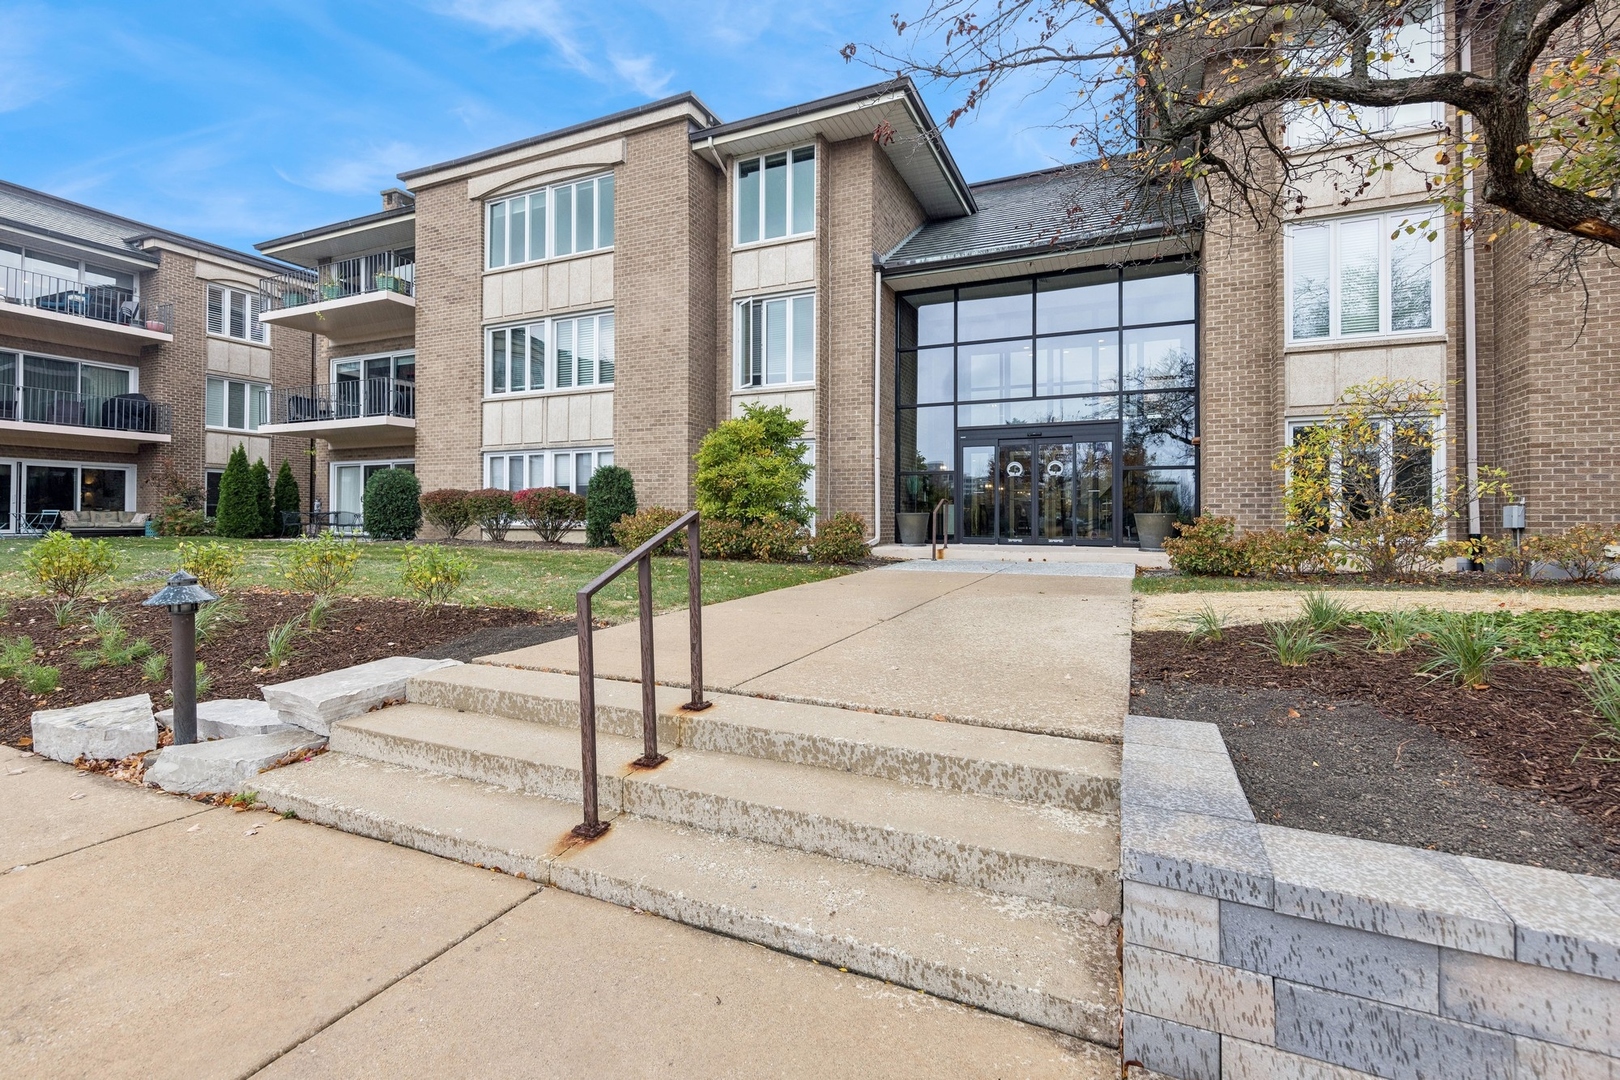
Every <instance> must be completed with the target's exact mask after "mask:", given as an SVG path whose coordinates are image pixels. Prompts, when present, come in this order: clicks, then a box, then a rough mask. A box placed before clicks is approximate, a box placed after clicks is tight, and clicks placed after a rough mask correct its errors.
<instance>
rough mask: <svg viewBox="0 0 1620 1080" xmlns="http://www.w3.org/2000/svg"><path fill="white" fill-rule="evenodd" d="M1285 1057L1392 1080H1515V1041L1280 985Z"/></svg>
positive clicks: (1351, 999) (1279, 1037) (1280, 1036)
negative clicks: (1464, 1078) (1303, 1059)
mask: <svg viewBox="0 0 1620 1080" xmlns="http://www.w3.org/2000/svg"><path fill="white" fill-rule="evenodd" d="M1276 1001H1277V1039H1276V1045H1277V1048H1278V1049H1280V1050H1287V1051H1290V1052H1291V1053H1295V1054H1300V1055H1302V1056H1304V1057H1310V1058H1317V1059H1319V1060H1322V1061H1327V1062H1331V1063H1332V1064H1334V1065H1342V1066H1344V1067H1345V1068H1347V1069H1359V1070H1361V1071H1363V1072H1370V1073H1373V1074H1374V1075H1377V1076H1382V1077H1387V1078H1389V1080H1462V1078H1463V1077H1467V1078H1468V1080H1513V1067H1514V1066H1513V1052H1514V1051H1513V1039H1512V1037H1511V1036H1509V1035H1506V1034H1504V1033H1502V1032H1499V1031H1488V1030H1486V1029H1485V1028H1480V1027H1473V1026H1471V1025H1468V1024H1461V1023H1457V1022H1456V1021H1453V1020H1445V1019H1442V1018H1440V1017H1437V1016H1435V1015H1433V1014H1431V1013H1421V1012H1415V1011H1413V1010H1411V1009H1402V1008H1399V1007H1398V1006H1395V1005H1385V1004H1382V1003H1380V1002H1376V1001H1368V1000H1367V999H1365V998H1358V997H1351V996H1349V995H1348V994H1338V993H1334V992H1333V991H1332V990H1318V989H1316V988H1315V987H1310V986H1301V985H1299V984H1298V983H1292V982H1286V981H1284V980H1282V979H1278V980H1277V984H1276Z"/></svg>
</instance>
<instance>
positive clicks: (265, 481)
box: [251, 458, 281, 536]
mask: <svg viewBox="0 0 1620 1080" xmlns="http://www.w3.org/2000/svg"><path fill="white" fill-rule="evenodd" d="M251 476H252V480H251V483H252V484H253V499H254V502H256V503H257V504H258V507H259V531H258V532H257V533H255V534H254V535H255V536H275V535H276V534H278V533H279V532H281V523H280V522H279V521H277V520H276V496H275V492H274V491H273V490H272V489H271V487H270V466H268V465H266V464H265V463H264V458H260V459H259V460H258V461H255V462H254V463H253V468H252V470H251Z"/></svg>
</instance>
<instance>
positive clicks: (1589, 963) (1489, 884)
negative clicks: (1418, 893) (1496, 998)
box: [1463, 858, 1620, 979]
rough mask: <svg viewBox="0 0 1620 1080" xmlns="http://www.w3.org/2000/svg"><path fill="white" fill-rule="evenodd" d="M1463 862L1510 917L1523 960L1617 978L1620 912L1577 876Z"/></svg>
mask: <svg viewBox="0 0 1620 1080" xmlns="http://www.w3.org/2000/svg"><path fill="white" fill-rule="evenodd" d="M1463 865H1464V866H1465V867H1466V868H1467V870H1468V872H1469V873H1470V874H1471V875H1473V878H1474V880H1475V881H1478V882H1479V883H1480V884H1481V885H1483V886H1485V891H1486V892H1488V893H1490V894H1491V898H1492V899H1493V900H1495V901H1496V902H1497V904H1499V905H1500V906H1501V908H1502V910H1503V911H1505V912H1507V915H1508V918H1510V919H1512V920H1513V925H1514V928H1515V931H1514V932H1515V939H1516V940H1515V944H1516V951H1515V953H1514V958H1515V959H1517V960H1518V961H1519V962H1520V963H1521V964H1538V965H1540V966H1542V967H1550V968H1557V969H1559V970H1560V971H1573V972H1577V973H1579V974H1581V975H1596V976H1598V977H1600V978H1604V979H1620V912H1616V911H1612V910H1610V909H1609V907H1608V905H1606V904H1604V903H1603V902H1602V901H1601V899H1599V897H1598V895H1597V894H1596V893H1595V892H1594V891H1593V890H1592V889H1590V888H1588V887H1587V885H1586V884H1585V883H1584V882H1583V881H1582V880H1581V879H1580V878H1578V877H1576V876H1575V875H1574V874H1566V873H1562V872H1561V871H1558V870H1544V869H1541V868H1540V867H1535V866H1518V865H1515V864H1513V863H1505V862H1495V861H1493V860H1490V859H1468V858H1465V859H1463ZM1594 880H1595V879H1594Z"/></svg>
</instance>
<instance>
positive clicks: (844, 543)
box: [810, 510, 872, 563]
mask: <svg viewBox="0 0 1620 1080" xmlns="http://www.w3.org/2000/svg"><path fill="white" fill-rule="evenodd" d="M870 554H872V549H871V548H870V547H868V546H867V543H866V520H865V519H864V518H862V517H861V515H859V514H852V513H850V512H849V511H848V510H842V511H840V512H838V513H836V514H834V515H833V516H832V517H830V518H828V519H827V520H826V521H823V522H819V523H818V524H817V526H816V535H815V536H813V537H811V539H810V561H811V562H818V563H852V562H859V561H860V560H862V559H864V558H866V557H867V556H868V555H870Z"/></svg>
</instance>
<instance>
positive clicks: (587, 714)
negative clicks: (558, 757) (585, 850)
mask: <svg viewBox="0 0 1620 1080" xmlns="http://www.w3.org/2000/svg"><path fill="white" fill-rule="evenodd" d="M575 602H576V614H575V616H574V617H575V620H576V623H575V626H576V627H577V629H578V632H579V768H580V774H581V776H582V777H583V785H582V786H583V787H584V793H583V798H584V803H585V820H584V821H582V822H581V823H580V824H578V825H575V826H574V835H576V836H583V837H585V838H586V839H587V840H594V839H595V838H596V837H598V836H601V835H602V834H603V833H604V832H606V831H607V826H606V825H604V824H602V819H601V818H600V816H598V813H597V807H596V658H595V656H594V655H593V654H594V650H593V649H592V645H593V644H594V642H592V640H591V593H590V592H589V591H588V590H587V589H581V590H580V591H579V595H578V596H577V597H575Z"/></svg>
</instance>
